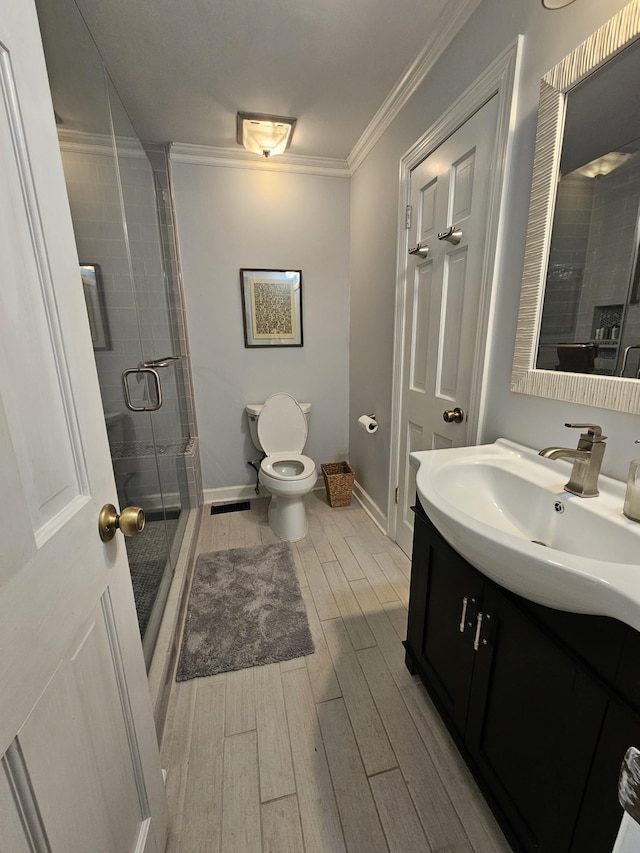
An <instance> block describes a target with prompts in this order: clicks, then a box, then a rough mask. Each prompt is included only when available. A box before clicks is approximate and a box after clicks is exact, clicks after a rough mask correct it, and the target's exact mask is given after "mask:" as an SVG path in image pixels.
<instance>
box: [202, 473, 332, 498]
mask: <svg viewBox="0 0 640 853" xmlns="http://www.w3.org/2000/svg"><path fill="white" fill-rule="evenodd" d="M318 489H324V483H323V482H322V477H319V478H318V482H317V483H316V485H315V487H314V489H313V491H314V492H315V491H317V490H318ZM202 494H203V500H204V503H206V504H226V503H231V501H250V500H255V499H256V498H268V497H269V492H268V491H267V490H266V489H265V487H264V486H260V494H259V495H257V494H256V489H255V486H223V487H222V488H220V489H204V490H203V493H202Z"/></svg>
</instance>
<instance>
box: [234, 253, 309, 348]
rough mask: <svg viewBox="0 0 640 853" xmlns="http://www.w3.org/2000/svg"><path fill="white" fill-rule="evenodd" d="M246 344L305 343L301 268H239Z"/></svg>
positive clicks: (247, 345)
mask: <svg viewBox="0 0 640 853" xmlns="http://www.w3.org/2000/svg"><path fill="white" fill-rule="evenodd" d="M240 288H241V292H242V318H243V321H244V345H245V347H301V346H302V271H301V270H257V269H256V270H250V269H241V270H240Z"/></svg>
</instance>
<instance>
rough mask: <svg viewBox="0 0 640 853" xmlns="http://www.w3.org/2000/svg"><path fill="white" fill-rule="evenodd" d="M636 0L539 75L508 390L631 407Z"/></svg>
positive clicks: (637, 171)
mask: <svg viewBox="0 0 640 853" xmlns="http://www.w3.org/2000/svg"><path fill="white" fill-rule="evenodd" d="M639 34H640V2H639V0H634V2H632V3H630V4H629V5H628V6H626V7H625V8H624V9H622V11H621V12H620V13H619V14H618V15H616V16H615V17H613V18H612V19H611V20H610V21H608V22H607V23H606V24H605V25H604V26H603V27H601V28H600V29H599V30H598V31H597V32H596V33H594V34H593V35H592V36H591V37H590V38H589V39H587V40H586V41H585V42H584V43H583V44H582V45H580V46H579V47H578V48H576V50H575V51H573V52H572V53H571V54H569V55H568V56H567V57H565V59H563V60H562V61H561V62H560V63H558V65H556V66H555V67H554V68H552V69H551V71H549V72H548V73H547V74H546V75H545V76H544V77H543V79H542V82H541V87H540V104H539V110H538V129H537V134H536V149H535V157H534V171H533V182H532V193H531V204H530V208H529V226H528V231H527V246H526V254H525V266H524V275H523V283H522V295H521V302H520V314H519V318H518V331H517V337H516V350H515V356H514V365H513V374H512V386H511V387H512V390H514V391H518V392H520V393H525V394H535V395H538V396H544V397H552V398H555V399H559V400H567V401H571V402H578V403H587V404H589V405H594V406H602V407H605V408H609V409H618V410H620V411H627V412H640V388H639V387H638V386H640V382H638V376H639V375H640V301H639V300H640V289H639V277H640V271H639V269H638V266H639V264H638V244H639V239H640V231H639V216H640V95H639V94H638V92H637V87H635V86H634V85H630V81H632V80H637V79H638V77H639V73H640V42H639V41H637V39H638V35H639Z"/></svg>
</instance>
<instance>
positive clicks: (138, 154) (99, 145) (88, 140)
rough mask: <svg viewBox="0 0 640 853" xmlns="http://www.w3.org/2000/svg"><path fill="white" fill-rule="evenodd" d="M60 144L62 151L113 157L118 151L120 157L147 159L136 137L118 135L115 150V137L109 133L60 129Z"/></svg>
mask: <svg viewBox="0 0 640 853" xmlns="http://www.w3.org/2000/svg"><path fill="white" fill-rule="evenodd" d="M58 145H59V146H60V150H61V151H73V152H74V153H75V154H107V155H108V156H110V157H113V156H114V155H115V154H116V153H117V155H118V156H119V157H130V158H139V159H140V160H146V159H147V155H146V153H145V151H144V149H143V148H142V145H141V143H140V141H139V140H138V139H137V138H136V137H127V136H116V138H115V145H116V147H115V150H114V144H113V137H112V136H111V135H110V134H108V133H87V132H86V131H82V130H63V129H59V130H58Z"/></svg>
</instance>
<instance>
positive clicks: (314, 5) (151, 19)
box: [76, 0, 480, 159]
mask: <svg viewBox="0 0 640 853" xmlns="http://www.w3.org/2000/svg"><path fill="white" fill-rule="evenodd" d="M76 2H77V4H78V6H79V7H80V11H81V12H82V14H83V16H84V18H85V20H86V22H87V24H88V26H89V29H90V30H91V32H92V34H93V38H94V39H95V41H96V43H97V45H98V48H99V50H100V52H101V54H102V56H103V58H104V61H105V63H106V65H107V67H108V69H109V72H110V75H111V77H112V78H113V81H114V83H115V85H116V88H117V89H118V91H119V93H120V97H121V98H122V100H123V101H124V104H125V106H126V108H127V111H128V112H129V115H130V117H131V119H132V121H133V123H134V125H135V127H136V130H137V132H138V135H139V136H140V137H141V138H142V139H144V140H148V141H153V142H182V143H191V144H198V145H207V146H215V147H222V148H230V149H236V150H237V143H236V138H235V134H236V123H235V118H236V113H237V112H238V111H244V112H263V113H271V114H275V115H282V116H293V117H296V118H297V119H298V123H297V126H296V130H295V135H294V138H293V142H292V145H291V148H290V151H289V153H291V154H298V155H307V156H316V157H332V158H340V159H346V158H347V156H348V155H349V154H350V152H352V151H353V149H354V146H355V145H356V143H357V142H358V141H359V140H360V139H361V137H362V135H363V133H364V131H365V130H366V129H367V126H368V125H369V123H370V122H371V120H372V119H373V118H374V116H375V115H376V113H377V111H378V110H379V108H380V107H381V105H382V104H383V102H384V101H385V99H386V98H387V96H389V95H390V93H392V91H393V90H394V88H395V87H396V85H397V84H400V88H402V86H403V85H404V86H405V89H406V86H407V85H408V80H407V78H406V77H405V72H407V71H408V70H409V71H410V70H411V66H412V65H415V64H416V61H417V60H419V61H420V62H422V63H423V64H424V63H425V62H427V61H428V59H429V55H430V54H431V55H432V56H437V55H438V52H439V51H440V50H441V49H442V48H443V46H444V45H445V44H446V43H447V42H448V41H449V40H450V39H451V38H452V37H453V35H455V32H456V31H457V30H458V29H459V28H460V26H462V24H463V23H464V21H465V20H466V18H467V17H468V16H469V15H470V14H471V12H472V11H473V10H474V9H475V8H476V6H477V5H478V3H479V2H480V0H401V2H395V3H394V2H389V0H100V2H96V0H76ZM425 47H426V50H425ZM403 77H405V79H404V80H403Z"/></svg>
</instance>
